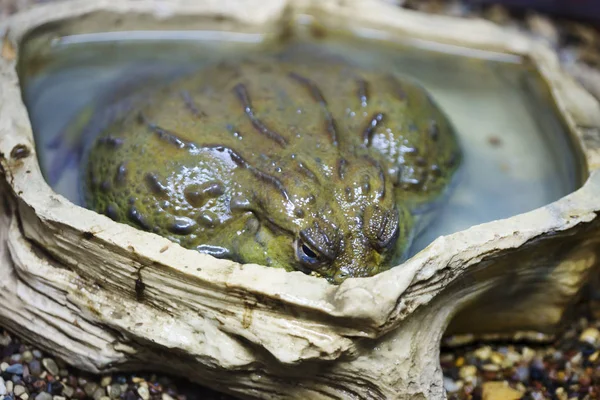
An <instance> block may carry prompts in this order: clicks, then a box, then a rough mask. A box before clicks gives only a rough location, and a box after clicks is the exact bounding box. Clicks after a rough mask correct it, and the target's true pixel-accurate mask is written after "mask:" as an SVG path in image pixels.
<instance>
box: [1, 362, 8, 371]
mask: <svg viewBox="0 0 600 400" xmlns="http://www.w3.org/2000/svg"><path fill="white" fill-rule="evenodd" d="M7 368H8V363H7V362H3V363H0V371H2V372H4V371H6V369H7Z"/></svg>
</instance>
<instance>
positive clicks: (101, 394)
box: [92, 387, 106, 400]
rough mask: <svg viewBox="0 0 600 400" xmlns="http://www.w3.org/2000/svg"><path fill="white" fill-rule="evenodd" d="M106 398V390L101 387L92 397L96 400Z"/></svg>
mask: <svg viewBox="0 0 600 400" xmlns="http://www.w3.org/2000/svg"><path fill="white" fill-rule="evenodd" d="M105 396H106V389H104V388H101V387H99V388H98V389H96V390H95V391H94V393H93V394H92V397H93V398H94V400H100V398H102V397H105Z"/></svg>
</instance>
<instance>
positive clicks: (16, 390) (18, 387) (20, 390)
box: [13, 385, 27, 396]
mask: <svg viewBox="0 0 600 400" xmlns="http://www.w3.org/2000/svg"><path fill="white" fill-rule="evenodd" d="M26 390H27V389H25V387H24V386H21V385H15V388H14V389H13V393H14V395H15V396H20V395H22V394H23V393H25V391H26Z"/></svg>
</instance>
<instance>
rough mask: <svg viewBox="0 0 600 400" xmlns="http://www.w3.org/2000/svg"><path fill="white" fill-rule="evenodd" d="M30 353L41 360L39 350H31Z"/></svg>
mask: <svg viewBox="0 0 600 400" xmlns="http://www.w3.org/2000/svg"><path fill="white" fill-rule="evenodd" d="M32 353H33V356H34V357H35V358H42V357H43V355H42V352H41V351H39V350H33V351H32Z"/></svg>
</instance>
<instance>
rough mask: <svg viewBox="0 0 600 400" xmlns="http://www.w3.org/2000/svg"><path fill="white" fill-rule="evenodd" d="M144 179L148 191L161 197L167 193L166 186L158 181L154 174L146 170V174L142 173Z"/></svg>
mask: <svg viewBox="0 0 600 400" xmlns="http://www.w3.org/2000/svg"><path fill="white" fill-rule="evenodd" d="M144 181H145V182H146V186H148V189H150V191H151V192H152V193H153V194H155V195H156V196H161V197H162V196H166V195H167V188H166V187H164V186H163V184H162V183H160V182H159V180H158V177H157V176H156V174H153V173H150V172H148V173H147V174H146V175H144Z"/></svg>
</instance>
